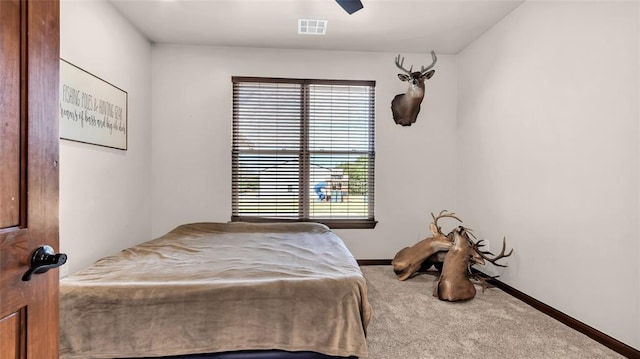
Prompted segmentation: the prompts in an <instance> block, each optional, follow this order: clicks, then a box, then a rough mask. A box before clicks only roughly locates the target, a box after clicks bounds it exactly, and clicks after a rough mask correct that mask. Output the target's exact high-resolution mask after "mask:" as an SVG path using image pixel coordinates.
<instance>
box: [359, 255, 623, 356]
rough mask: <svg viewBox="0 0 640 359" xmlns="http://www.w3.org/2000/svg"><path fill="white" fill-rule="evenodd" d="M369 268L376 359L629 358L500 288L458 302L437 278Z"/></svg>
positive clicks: (371, 347) (364, 269) (371, 338)
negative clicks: (440, 292) (437, 289)
mask: <svg viewBox="0 0 640 359" xmlns="http://www.w3.org/2000/svg"><path fill="white" fill-rule="evenodd" d="M361 269H362V272H363V274H364V276H365V278H366V279H367V286H368V295H369V302H370V303H371V306H372V310H373V317H372V320H371V323H370V324H369V327H368V330H367V331H368V333H367V342H368V345H369V358H370V359H404V358H407V359H432V358H433V359H441V358H482V359H487V358H532V359H533V358H540V359H550V358H554V359H555V358H559V359H560V358H561V359H572V358H624V357H623V356H621V355H620V354H618V353H616V352H614V351H612V350H610V349H609V348H607V347H605V346H604V345H602V344H600V343H598V342H596V341H594V340H592V339H591V338H589V337H587V336H586V335H584V334H582V333H580V332H578V331H576V330H574V329H572V328H570V327H568V326H566V325H564V324H562V323H560V322H558V321H557V320H555V319H553V318H551V317H549V316H547V315H546V314H544V313H541V312H539V311H538V310H536V309H534V308H532V307H530V306H529V305H527V304H525V303H523V302H521V301H520V300H518V299H516V298H514V297H512V296H511V295H509V294H507V293H504V292H503V291H501V290H500V289H497V288H490V289H487V290H486V291H485V292H484V293H482V290H481V288H480V287H478V288H477V289H478V293H477V294H476V296H475V298H474V299H472V300H470V301H466V302H457V303H450V302H445V301H440V300H438V299H437V298H436V297H433V295H432V293H433V285H434V283H435V281H436V279H437V278H436V276H434V275H429V274H421V275H418V276H416V277H414V278H411V279H409V280H407V281H404V282H401V281H399V280H398V279H397V277H396V275H395V274H394V273H393V269H392V268H391V266H362V267H361Z"/></svg>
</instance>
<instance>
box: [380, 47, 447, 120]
mask: <svg viewBox="0 0 640 359" xmlns="http://www.w3.org/2000/svg"><path fill="white" fill-rule="evenodd" d="M431 57H432V58H433V62H432V63H431V65H429V66H427V67H424V66H421V67H420V71H416V72H413V65H412V66H411V67H410V68H409V70H407V69H405V68H404V66H403V65H404V57H402V59H401V58H400V55H398V57H396V66H397V67H398V68H399V69H400V70H402V71H403V72H404V73H401V74H398V78H399V79H400V80H402V81H407V82H408V83H409V88H408V89H407V92H406V93H403V94H399V95H396V97H394V98H393V100H392V101H391V112H392V113H393V120H394V121H395V122H396V123H397V124H398V125H402V126H411V124H412V123H414V122H416V119H417V117H418V113H420V104H421V103H422V99H423V98H424V81H425V80H428V79H430V78H431V76H433V74H434V73H435V71H436V70H431V68H432V67H433V66H434V65H435V64H436V61H438V58H437V57H436V53H435V52H433V51H431Z"/></svg>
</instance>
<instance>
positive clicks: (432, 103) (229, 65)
mask: <svg viewBox="0 0 640 359" xmlns="http://www.w3.org/2000/svg"><path fill="white" fill-rule="evenodd" d="M428 51H429V49H425V50H424V53H422V54H404V55H405V57H406V59H405V64H411V63H414V64H416V66H418V65H420V64H424V63H429V62H430V61H431V57H430V56H429V55H428ZM395 56H396V54H391V53H359V52H326V51H294V50H267V49H247V48H215V47H197V46H170V45H156V46H154V47H153V56H152V58H153V66H152V79H153V85H152V87H153V94H152V103H153V110H152V115H153V126H152V134H153V136H152V137H153V139H152V143H153V146H152V147H153V149H152V151H153V165H152V167H153V169H152V171H153V181H152V189H153V195H152V197H153V210H152V213H153V215H152V219H153V220H152V223H153V236H158V235H161V234H164V233H165V232H167V231H168V230H170V229H172V228H174V227H175V226H177V225H179V224H181V223H185V222H193V221H228V220H229V219H230V217H231V137H232V136H231V114H232V113H231V110H232V106H231V101H232V84H231V76H265V77H292V78H320V79H324V78H327V79H358V80H375V81H377V85H376V156H377V157H376V183H375V186H376V193H375V195H376V197H375V206H376V219H378V220H379V223H378V226H377V227H376V228H375V229H370V230H353V229H351V230H336V232H337V233H338V234H339V235H340V236H341V237H342V238H343V239H344V241H345V243H346V244H347V246H348V247H349V249H350V250H351V251H352V252H353V254H354V255H355V257H356V258H391V257H393V255H394V254H395V253H396V252H397V251H398V250H399V249H401V248H402V247H404V246H407V245H410V244H413V243H415V242H416V241H418V240H419V239H422V238H424V237H425V236H426V235H427V234H428V227H427V226H428V223H429V221H430V218H431V217H430V214H429V213H430V212H431V211H434V212H436V211H439V210H440V209H444V208H446V209H452V208H451V206H452V204H453V200H452V199H453V198H454V196H455V189H454V187H455V182H453V181H451V179H452V178H453V175H452V174H453V173H454V171H455V158H456V148H455V147H452V146H451V145H450V144H451V142H452V140H453V139H454V138H455V130H456V93H457V90H456V83H457V73H456V67H457V64H456V61H455V57H452V56H440V58H439V60H438V62H437V64H436V66H435V69H436V73H435V75H434V76H433V77H432V78H431V80H429V81H428V82H427V89H426V97H425V100H424V102H423V107H422V111H421V113H420V115H419V117H418V120H417V122H416V123H415V124H414V125H413V126H411V127H401V126H398V125H396V124H395V123H394V122H393V119H392V117H391V109H390V104H391V99H392V98H393V96H395V95H396V94H397V93H401V92H404V91H405V89H406V83H403V82H401V81H400V80H398V78H397V72H398V69H397V68H396V67H395V65H394V58H395Z"/></svg>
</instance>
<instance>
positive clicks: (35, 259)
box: [22, 246, 67, 281]
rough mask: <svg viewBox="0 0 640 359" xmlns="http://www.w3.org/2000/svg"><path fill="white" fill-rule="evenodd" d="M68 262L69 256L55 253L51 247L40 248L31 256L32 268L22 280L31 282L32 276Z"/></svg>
mask: <svg viewBox="0 0 640 359" xmlns="http://www.w3.org/2000/svg"><path fill="white" fill-rule="evenodd" d="M66 262H67V255H66V254H64V253H58V254H56V252H54V251H53V248H51V246H40V247H38V248H37V249H36V250H35V251H34V252H33V255H32V256H31V268H29V270H28V271H26V272H25V273H24V275H23V276H22V280H24V281H29V280H31V275H32V274H34V273H35V274H40V273H44V272H46V271H48V270H49V269H51V268H56V267H60V266H61V265H63V264H65V263H66Z"/></svg>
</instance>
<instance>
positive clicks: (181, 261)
mask: <svg viewBox="0 0 640 359" xmlns="http://www.w3.org/2000/svg"><path fill="white" fill-rule="evenodd" d="M370 318H371V308H370V306H369V303H368V300H367V287H366V280H365V279H364V277H363V275H362V272H361V271H360V269H359V267H358V265H357V263H356V261H355V259H354V258H353V256H352V255H351V253H350V252H349V251H348V249H347V248H346V246H345V245H344V243H343V242H342V240H341V239H340V238H339V237H338V236H337V235H335V234H334V233H333V232H332V231H331V230H329V228H328V227H326V226H324V225H321V224H315V223H286V224H280V223H278V224H266V223H265V224H253V223H193V224H185V225H182V226H179V227H177V228H176V229H174V230H172V231H171V232H169V233H167V234H166V235H164V236H162V237H159V238H156V239H154V240H151V241H148V242H145V243H142V244H139V245H136V246H134V247H131V248H127V249H125V250H123V251H122V252H120V253H118V254H117V255H114V256H109V257H105V258H103V259H101V260H99V261H97V262H96V263H94V264H93V265H91V266H89V267H88V268H86V269H84V270H82V271H80V272H78V273H76V274H74V275H71V276H69V277H66V278H64V279H62V280H61V282H60V358H63V359H65V358H68V359H70V358H125V357H158V356H170V355H184V354H199V353H217V352H233V351H246V350H270V349H277V350H283V351H292V352H295V351H309V352H315V353H320V354H325V355H331V356H341V357H348V356H356V357H359V358H366V357H367V355H368V354H367V345H366V328H367V325H368V323H369V320H370Z"/></svg>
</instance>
